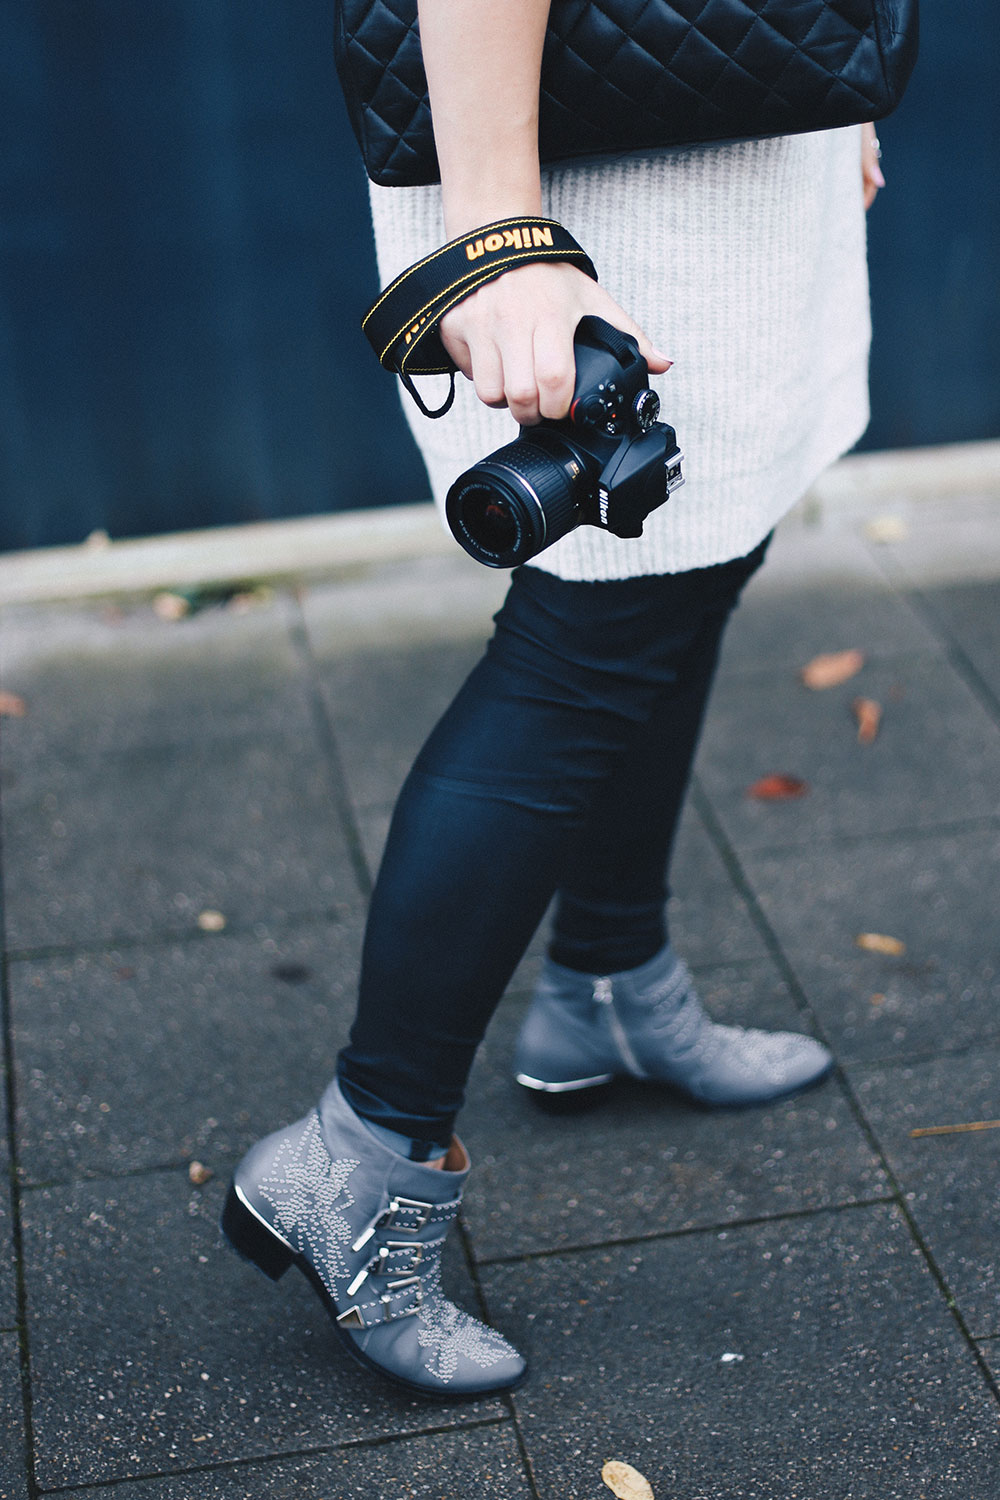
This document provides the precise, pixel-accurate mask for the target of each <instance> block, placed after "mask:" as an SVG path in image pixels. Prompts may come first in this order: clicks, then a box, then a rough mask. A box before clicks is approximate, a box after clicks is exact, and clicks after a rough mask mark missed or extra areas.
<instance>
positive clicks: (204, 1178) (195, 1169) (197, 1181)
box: [188, 1161, 213, 1187]
mask: <svg viewBox="0 0 1000 1500" xmlns="http://www.w3.org/2000/svg"><path fill="white" fill-rule="evenodd" d="M212 1176H213V1173H212V1169H211V1167H206V1166H205V1164H204V1163H203V1162H200V1161H193V1162H191V1164H190V1166H189V1167H188V1177H189V1179H190V1181H191V1182H193V1183H194V1185H195V1187H201V1186H202V1185H203V1184H204V1183H206V1182H211V1180H212Z"/></svg>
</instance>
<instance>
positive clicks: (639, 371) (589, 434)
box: [446, 317, 684, 568]
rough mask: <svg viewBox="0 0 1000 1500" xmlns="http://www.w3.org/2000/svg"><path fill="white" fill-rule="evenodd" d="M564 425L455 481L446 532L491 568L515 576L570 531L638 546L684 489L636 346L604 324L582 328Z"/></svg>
mask: <svg viewBox="0 0 1000 1500" xmlns="http://www.w3.org/2000/svg"><path fill="white" fill-rule="evenodd" d="M573 348H574V351H575V355H576V388H575V389H574V391H573V400H572V403H571V405H570V409H569V415H568V416H566V417H564V418H563V419H562V420H561V421H559V422H541V423H539V425H538V426H537V427H522V428H521V435H520V437H518V438H516V439H515V441H514V442H512V443H508V444H507V446H506V447H504V448H498V449H497V451H496V452H495V453H491V454H490V455H489V456H488V457H487V458H484V459H482V460H481V461H480V462H479V463H477V464H474V465H473V467H472V468H471V469H467V470H466V471H465V473H464V474H461V475H460V476H459V477H458V479H456V480H455V483H454V484H453V485H452V487H451V489H450V490H449V491H448V499H447V502H446V514H447V517H448V525H449V526H450V527H451V529H452V532H453V534H454V536H455V539H456V541H458V542H459V543H460V544H461V546H463V547H464V548H465V550H466V552H468V553H469V555H470V557H474V558H475V559H476V561H477V562H481V563H485V564H486V566H487V567H489V568H513V567H516V566H517V564H518V563H523V562H526V561H527V559H528V558H529V557H534V556H535V554H536V553H537V552H541V550H542V548H543V547H549V546H551V545H552V543H553V542H556V541H558V540H559V538H560V537H561V536H565V535H566V533H567V532H568V531H572V530H573V529H574V527H576V526H580V525H583V524H586V525H588V526H602V527H603V528H604V530H605V531H611V532H613V533H614V534H615V536H622V537H625V536H641V535H642V523H643V521H644V520H645V519H646V517H647V516H648V515H649V513H650V511H651V510H655V509H656V507H657V506H658V505H662V504H663V502H664V501H665V500H666V499H667V497H668V496H669V495H670V494H671V493H672V492H673V491H674V490H676V489H678V488H679V487H680V486H681V485H682V484H683V483H684V479H683V476H682V474H681V452H680V449H679V448H678V446H677V435H676V433H675V432H674V429H673V428H672V427H668V426H667V425H666V423H665V422H658V421H657V420H656V418H657V416H658V414H659V410H660V400H659V397H658V396H657V394H656V392H655V391H651V390H650V389H649V386H648V384H647V381H648V378H649V371H648V369H647V368H646V361H645V360H644V359H643V358H642V355H641V354H640V353H639V346H638V344H637V343H636V341H635V339H634V338H632V337H630V335H629V334H627V333H621V332H620V331H619V330H618V329H617V328H612V326H611V324H610V323H606V322H605V321H604V319H603V318H593V317H587V318H582V319H581V320H580V325H579V327H578V328H577V331H576V336H575V338H574V341H573Z"/></svg>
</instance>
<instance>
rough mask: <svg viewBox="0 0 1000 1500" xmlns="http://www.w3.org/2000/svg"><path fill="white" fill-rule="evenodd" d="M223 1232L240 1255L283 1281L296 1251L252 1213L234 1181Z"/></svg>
mask: <svg viewBox="0 0 1000 1500" xmlns="http://www.w3.org/2000/svg"><path fill="white" fill-rule="evenodd" d="M222 1232H223V1234H224V1235H225V1236H226V1239H227V1240H228V1241H229V1243H230V1244H231V1245H232V1247H233V1249H234V1250H235V1251H236V1252H237V1254H238V1255H242V1256H243V1259H244V1260H249V1261H252V1262H253V1264H254V1265H255V1266H257V1267H258V1268H259V1269H260V1270H261V1271H263V1272H264V1275H265V1276H270V1278H271V1280H272V1281H279V1280H280V1279H281V1277H282V1276H284V1274H285V1272H286V1271H287V1270H288V1267H289V1266H290V1265H291V1264H292V1262H293V1261H294V1259H295V1252H294V1250H290V1249H289V1247H288V1246H287V1245H286V1244H284V1242H283V1241H282V1240H280V1239H279V1238H278V1236H277V1235H276V1234H274V1233H272V1231H271V1230H270V1229H268V1228H267V1227H266V1225H264V1224H263V1223H262V1222H261V1221H260V1219H258V1218H257V1217H256V1215H255V1214H252V1213H251V1212H250V1210H249V1209H248V1208H247V1206H246V1204H245V1203H243V1202H242V1200H241V1199H240V1196H239V1194H238V1193H237V1191H236V1184H235V1183H230V1185H229V1192H228V1193H227V1194H226V1202H225V1206H224V1208H223V1210H222Z"/></svg>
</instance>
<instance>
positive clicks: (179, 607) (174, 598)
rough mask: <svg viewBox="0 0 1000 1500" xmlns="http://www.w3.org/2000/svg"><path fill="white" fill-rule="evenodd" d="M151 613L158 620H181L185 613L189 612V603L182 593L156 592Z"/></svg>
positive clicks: (171, 621) (169, 621) (170, 622)
mask: <svg viewBox="0 0 1000 1500" xmlns="http://www.w3.org/2000/svg"><path fill="white" fill-rule="evenodd" d="M153 613H154V615H156V617H157V619H158V620H166V621H167V622H168V623H169V624H173V622H174V621H175V620H183V619H184V616H185V615H189V614H190V613H191V605H190V604H189V602H188V600H187V599H185V598H184V595H183V594H169V593H164V594H157V595H156V597H155V598H154V600H153Z"/></svg>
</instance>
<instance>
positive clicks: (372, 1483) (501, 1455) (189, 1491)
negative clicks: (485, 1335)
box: [63, 1422, 533, 1500]
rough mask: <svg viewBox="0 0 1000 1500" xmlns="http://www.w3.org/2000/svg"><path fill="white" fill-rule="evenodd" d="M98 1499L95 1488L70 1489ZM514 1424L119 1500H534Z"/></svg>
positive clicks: (145, 1486)
mask: <svg viewBox="0 0 1000 1500" xmlns="http://www.w3.org/2000/svg"><path fill="white" fill-rule="evenodd" d="M63 1493H65V1494H67V1495H81V1496H82V1495H88V1496H89V1495H92V1494H93V1491H92V1490H83V1491H81V1490H75V1489H73V1490H67V1491H64V1492H63ZM532 1493H533V1492H532V1490H531V1488H530V1486H529V1483H528V1480H527V1478H526V1477H525V1471H524V1463H523V1461H522V1459H521V1455H520V1453H519V1451H518V1447H517V1441H516V1438H515V1437H514V1435H513V1432H512V1431H511V1424H510V1423H508V1422H505V1423H502V1424H491V1425H487V1426H483V1427H474V1428H470V1429H464V1428H463V1429H462V1430H461V1431H459V1432H436V1433H434V1434H433V1435H432V1436H429V1437H415V1438H405V1439H402V1440H401V1441H399V1442H390V1443H384V1444H378V1445H368V1444H362V1445H359V1446H356V1447H352V1448H341V1449H339V1450H338V1451H337V1452H334V1453H324V1454H317V1455H313V1454H310V1455H307V1456H303V1457H301V1458H288V1459H272V1460H271V1461H270V1462H267V1463H256V1464H253V1463H251V1464H239V1465H236V1466H234V1467H232V1468H224V1469H210V1470H202V1471H200V1472H198V1473H194V1474H172V1475H170V1476H169V1478H156V1479H144V1480H134V1481H129V1480H126V1481H125V1482H124V1483H122V1484H116V1485H115V1486H114V1488H113V1489H112V1490H111V1491H110V1495H111V1496H113V1500H413V1497H419V1500H454V1497H456V1496H465V1495H475V1494H480V1495H483V1496H484V1497H487V1496H488V1497H489V1500H530V1497H531V1496H532Z"/></svg>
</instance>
